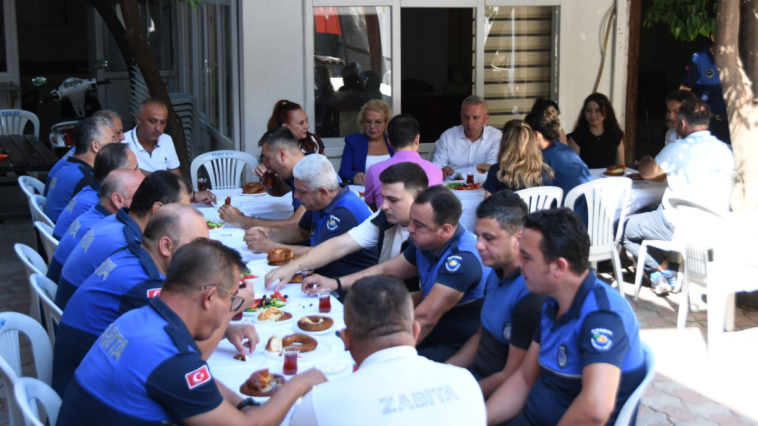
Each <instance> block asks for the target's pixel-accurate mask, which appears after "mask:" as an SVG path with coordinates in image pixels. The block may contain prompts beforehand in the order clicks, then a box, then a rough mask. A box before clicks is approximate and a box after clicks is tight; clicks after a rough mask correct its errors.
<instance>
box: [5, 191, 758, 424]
mask: <svg viewBox="0 0 758 426" xmlns="http://www.w3.org/2000/svg"><path fill="white" fill-rule="evenodd" d="M5 192H6V191H5V188H3V191H0V197H2V195H5V194H3V193H5ZM18 192H19V194H18V195H19V196H22V195H20V191H18ZM15 195H16V194H14V197H13V198H16V197H15ZM3 198H6V197H3ZM34 239H35V236H34V232H33V230H32V227H31V224H30V220H28V219H25V220H7V221H5V223H3V224H0V311H16V312H22V313H24V314H27V315H28V313H29V286H28V283H27V279H26V273H25V272H24V269H23V267H22V266H21V264H20V262H19V261H18V260H17V259H16V256H15V254H14V253H13V244H15V243H18V242H20V243H23V244H27V245H30V246H32V247H34V246H35V242H34ZM602 270H603V268H602V267H601V271H602ZM631 279H632V277H631V275H630V274H627V277H626V281H627V282H630V281H631ZM626 287H627V291H628V292H629V294H631V290H632V289H631V288H630V287H631V285H627V286H626ZM678 303H679V295H672V296H670V297H666V298H660V297H657V296H656V295H655V294H653V293H652V292H651V291H650V289H649V288H643V289H642V291H641V292H640V299H639V301H636V302H633V306H634V309H635V311H636V313H637V318H638V319H639V321H640V326H641V331H640V334H641V337H642V340H643V341H645V342H647V343H648V344H649V345H650V346H651V347H652V348H653V350H654V351H655V353H656V358H657V368H656V376H655V378H654V379H653V384H652V386H651V387H650V388H649V389H648V390H647V392H646V393H645V396H644V397H643V398H642V406H641V407H640V411H639V415H638V419H637V424H638V425H640V426H648V425H676V426H701V425H702V426H709V425H713V426H715V425H754V426H758V366H757V365H756V364H758V357H756V354H758V312H756V311H747V310H744V309H738V310H737V314H736V315H737V317H736V320H735V322H736V328H737V330H742V329H744V330H745V331H738V332H734V333H729V334H728V339H727V340H728V341H727V342H725V345H724V346H725V347H724V351H723V352H724V355H718V356H708V355H707V347H706V340H707V336H706V333H707V332H706V326H707V315H706V313H705V312H694V313H691V314H690V316H689V318H688V322H687V328H686V330H685V331H684V332H682V333H677V332H676V309H677V308H678ZM29 349H30V348H29V346H28V344H26V343H25V344H24V346H23V347H22V354H23V355H22V362H23V364H24V374H25V375H34V373H33V364H32V363H33V359H32V356H31V352H30V350H29ZM4 398H5V395H4V391H3V392H0V404H1V405H2V408H0V425H5V424H7V423H8V416H7V414H8V413H7V403H6V401H5V400H4Z"/></svg>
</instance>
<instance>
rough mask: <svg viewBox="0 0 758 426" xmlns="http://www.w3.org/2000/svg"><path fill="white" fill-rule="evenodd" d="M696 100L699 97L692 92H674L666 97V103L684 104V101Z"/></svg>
mask: <svg viewBox="0 0 758 426" xmlns="http://www.w3.org/2000/svg"><path fill="white" fill-rule="evenodd" d="M696 98H697V96H695V94H694V93H692V91H691V90H674V91H673V92H671V93H669V94H668V96H666V102H671V101H676V102H679V103H680V104H683V103H684V101H687V100H690V99H696Z"/></svg>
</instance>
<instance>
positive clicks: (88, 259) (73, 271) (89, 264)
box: [55, 208, 142, 310]
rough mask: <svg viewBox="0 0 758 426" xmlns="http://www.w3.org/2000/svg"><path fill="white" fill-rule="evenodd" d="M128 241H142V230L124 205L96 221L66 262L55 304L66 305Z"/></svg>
mask: <svg viewBox="0 0 758 426" xmlns="http://www.w3.org/2000/svg"><path fill="white" fill-rule="evenodd" d="M127 236H129V238H127ZM127 241H137V242H140V243H141V242H142V230H141V229H140V227H139V225H137V222H135V221H134V219H132V218H131V217H129V210H128V209H126V208H122V209H120V210H119V211H118V212H116V214H114V215H111V216H108V217H106V218H105V219H103V220H101V221H100V222H98V223H97V224H95V226H93V227H92V229H90V232H88V233H87V234H85V236H83V237H82V240H81V241H80V242H79V245H77V246H75V247H74V250H73V251H72V252H71V254H70V255H69V256H68V259H66V263H64V264H63V271H62V272H61V279H60V281H58V292H57V293H56V295H55V304H56V305H58V307H59V308H61V310H64V309H66V304H67V303H68V300H69V299H70V298H71V296H73V294H74V292H75V291H76V289H78V288H79V286H80V285H82V283H83V282H84V281H85V280H86V279H87V278H89V276H90V275H92V273H93V272H95V269H97V268H98V267H99V266H100V265H102V263H103V262H104V261H105V259H107V258H108V256H110V254H111V253H113V252H114V251H116V250H118V249H120V248H121V247H125V246H126V243H127Z"/></svg>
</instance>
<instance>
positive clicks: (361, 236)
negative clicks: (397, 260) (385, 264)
mask: <svg viewBox="0 0 758 426" xmlns="http://www.w3.org/2000/svg"><path fill="white" fill-rule="evenodd" d="M380 212H381V210H377V211H376V213H374V214H372V215H371V216H370V217H369V218H368V219H366V220H364V221H363V223H361V224H360V225H358V226H356V227H355V228H353V229H351V230H349V231H347V233H348V234H349V235H350V237H352V238H353V240H355V242H356V243H358V245H359V246H361V247H362V248H364V249H367V248H372V247H376V245H377V244H379V235H381V233H382V231H381V230H380V229H379V227H378V226H376V225H374V224H373V223H372V222H371V221H372V220H373V219H374V218H375V217H377V216H378V215H379V213H380ZM389 231H391V233H390V234H389V235H385V238H384V244H387V243H388V242H391V247H388V248H389V249H390V253H389V257H387V259H392V258H393V257H395V256H397V255H398V254H400V246H401V245H402V244H403V241H405V240H407V239H408V227H404V226H394V227H392V229H390V230H389ZM385 250H386V248H385V247H382V251H385ZM380 255H381V253H380ZM380 257H382V259H383V260H386V259H384V257H383V256H380ZM379 263H381V261H380V262H379Z"/></svg>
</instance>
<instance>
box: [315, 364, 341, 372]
mask: <svg viewBox="0 0 758 426" xmlns="http://www.w3.org/2000/svg"><path fill="white" fill-rule="evenodd" d="M315 368H316V370H320V371H321V372H322V373H324V374H338V373H341V372H343V371H345V369H346V368H347V363H346V362H345V361H324V362H320V363H318V364H316V366H315Z"/></svg>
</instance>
